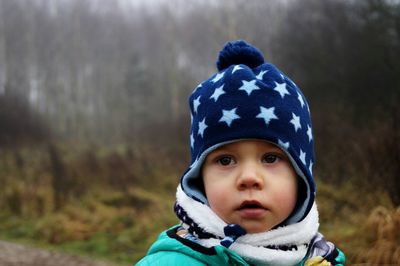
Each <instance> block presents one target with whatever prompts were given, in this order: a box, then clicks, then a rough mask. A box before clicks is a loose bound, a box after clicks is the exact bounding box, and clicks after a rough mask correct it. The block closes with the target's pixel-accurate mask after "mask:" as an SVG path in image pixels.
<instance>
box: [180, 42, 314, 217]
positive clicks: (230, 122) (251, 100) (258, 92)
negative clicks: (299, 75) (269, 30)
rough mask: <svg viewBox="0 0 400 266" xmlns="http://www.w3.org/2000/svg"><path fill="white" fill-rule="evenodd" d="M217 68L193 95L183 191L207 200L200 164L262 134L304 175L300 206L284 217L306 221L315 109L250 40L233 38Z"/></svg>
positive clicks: (310, 199) (311, 199) (311, 182)
mask: <svg viewBox="0 0 400 266" xmlns="http://www.w3.org/2000/svg"><path fill="white" fill-rule="evenodd" d="M217 68H218V71H219V72H218V73H216V74H214V75H213V76H211V77H210V78H209V79H207V80H205V81H204V82H202V83H201V84H200V85H199V86H198V87H197V88H196V89H195V90H194V91H193V93H192V95H191V96H190V97H189V105H190V109H191V117H192V125H191V131H190V146H191V155H192V159H191V165H190V167H189V168H188V169H187V171H186V172H185V173H184V175H183V176H182V179H181V186H182V189H183V191H184V192H185V193H186V194H187V195H188V196H189V197H191V198H193V199H195V200H197V201H200V202H202V203H204V204H208V202H207V198H206V195H205V192H204V186H203V180H202V177H201V167H202V165H203V163H204V160H205V158H206V157H207V155H208V154H209V153H210V152H212V151H213V150H215V149H217V148H218V147H221V146H222V145H225V144H228V143H232V142H235V141H238V140H245V139H260V140H265V141H268V142H272V143H274V144H276V145H278V146H279V147H280V148H281V149H282V150H283V151H284V152H285V153H286V154H287V155H288V157H289V159H290V161H291V163H292V165H293V167H294V169H295V171H296V173H297V174H298V176H299V177H300V180H301V181H300V182H299V188H300V189H299V197H298V201H297V205H296V207H295V210H294V211H293V213H292V214H291V215H290V217H289V218H288V219H287V220H286V221H285V223H286V224H291V223H295V222H298V221H300V220H302V219H303V218H304V217H305V216H306V215H307V214H308V212H309V210H310V209H311V207H312V204H313V202H314V198H315V184H314V178H313V173H312V167H313V164H314V143H313V136H312V130H311V128H312V126H311V118H310V112H309V108H308V104H307V101H306V99H305V97H304V95H303V94H302V92H301V91H300V89H299V88H298V87H297V86H296V85H295V84H294V83H293V82H292V81H291V80H290V79H289V78H288V77H287V76H285V75H284V74H283V73H282V72H281V71H280V70H278V69H277V68H276V67H275V66H274V65H272V64H269V63H267V62H264V57H263V55H262V53H261V52H260V51H259V50H258V49H257V48H255V47H254V46H251V45H250V44H248V43H246V42H245V41H242V40H240V41H234V42H228V43H227V44H226V45H225V46H224V48H223V49H222V51H221V52H220V54H219V58H218V61H217Z"/></svg>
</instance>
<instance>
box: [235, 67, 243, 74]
mask: <svg viewBox="0 0 400 266" xmlns="http://www.w3.org/2000/svg"><path fill="white" fill-rule="evenodd" d="M240 69H243V67H241V66H239V65H236V66H235V67H234V68H233V69H232V74H233V73H235V72H236V71H238V70H240Z"/></svg>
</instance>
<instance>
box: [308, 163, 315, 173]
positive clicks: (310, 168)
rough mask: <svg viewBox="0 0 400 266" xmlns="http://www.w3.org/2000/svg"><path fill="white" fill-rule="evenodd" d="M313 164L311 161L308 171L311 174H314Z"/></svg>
mask: <svg viewBox="0 0 400 266" xmlns="http://www.w3.org/2000/svg"><path fill="white" fill-rule="evenodd" d="M313 165H314V164H313V162H312V161H310V166H309V167H308V170H310V173H311V174H312V167H313Z"/></svg>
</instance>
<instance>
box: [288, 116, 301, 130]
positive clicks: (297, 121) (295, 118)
mask: <svg viewBox="0 0 400 266" xmlns="http://www.w3.org/2000/svg"><path fill="white" fill-rule="evenodd" d="M290 123H292V124H293V126H294V131H296V132H297V130H298V129H300V128H301V125H300V116H297V115H295V114H294V113H292V120H290Z"/></svg>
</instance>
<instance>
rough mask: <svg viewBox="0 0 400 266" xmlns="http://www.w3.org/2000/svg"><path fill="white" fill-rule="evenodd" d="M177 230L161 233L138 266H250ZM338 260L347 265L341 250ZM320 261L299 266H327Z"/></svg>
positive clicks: (220, 247)
mask: <svg viewBox="0 0 400 266" xmlns="http://www.w3.org/2000/svg"><path fill="white" fill-rule="evenodd" d="M178 227H179V226H177V227H173V228H171V229H169V230H167V231H164V232H162V233H161V234H160V236H159V237H158V239H157V241H156V242H155V243H154V244H153V245H152V246H151V247H150V249H149V251H148V253H147V255H146V256H145V257H144V258H143V259H141V260H140V261H139V262H138V263H137V264H136V266H148V265H151V266H200V265H202V266H204V265H233V266H235V265H238V266H239V265H243V266H244V265H250V264H248V263H247V262H246V261H245V260H244V259H243V258H241V257H240V256H239V255H237V254H236V253H234V252H233V251H231V250H229V249H227V248H225V247H223V246H214V247H211V248H206V247H203V246H201V245H200V244H197V243H195V242H193V241H190V240H188V239H184V238H181V237H179V236H178V235H177V234H176V229H177V228H178ZM335 257H336V258H332V259H334V262H335V263H332V265H338V266H339V265H344V260H345V258H344V254H343V253H342V252H341V251H340V250H339V249H336V255H335ZM319 258H320V259H319ZM319 258H317V257H314V258H311V259H310V261H308V260H307V262H313V263H307V262H306V263H305V262H304V261H303V262H301V263H300V265H326V264H324V263H323V260H324V259H323V258H322V257H319ZM325 262H326V261H325Z"/></svg>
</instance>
